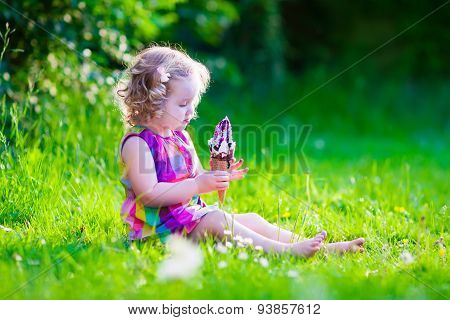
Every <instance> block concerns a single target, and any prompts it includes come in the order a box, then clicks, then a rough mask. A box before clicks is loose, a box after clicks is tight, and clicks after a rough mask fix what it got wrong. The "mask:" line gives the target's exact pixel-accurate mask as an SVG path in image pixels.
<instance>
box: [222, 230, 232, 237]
mask: <svg viewBox="0 0 450 320" xmlns="http://www.w3.org/2000/svg"><path fill="white" fill-rule="evenodd" d="M223 234H224V235H226V236H231V230H228V229H225V230H223Z"/></svg>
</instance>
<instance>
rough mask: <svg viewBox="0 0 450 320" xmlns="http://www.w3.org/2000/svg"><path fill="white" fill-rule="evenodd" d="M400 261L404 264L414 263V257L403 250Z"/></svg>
mask: <svg viewBox="0 0 450 320" xmlns="http://www.w3.org/2000/svg"><path fill="white" fill-rule="evenodd" d="M400 259H401V260H402V261H403V262H404V263H406V264H410V263H412V262H414V257H413V256H412V254H411V253H409V251H407V250H403V252H402V253H401V254H400Z"/></svg>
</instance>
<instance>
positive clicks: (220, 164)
mask: <svg viewBox="0 0 450 320" xmlns="http://www.w3.org/2000/svg"><path fill="white" fill-rule="evenodd" d="M209 165H210V166H211V170H212V171H216V170H219V171H229V168H228V160H222V159H217V158H211V159H210V161H209ZM226 193H227V190H219V191H217V194H218V195H219V202H220V203H221V204H222V203H223V202H224V200H225V195H226Z"/></svg>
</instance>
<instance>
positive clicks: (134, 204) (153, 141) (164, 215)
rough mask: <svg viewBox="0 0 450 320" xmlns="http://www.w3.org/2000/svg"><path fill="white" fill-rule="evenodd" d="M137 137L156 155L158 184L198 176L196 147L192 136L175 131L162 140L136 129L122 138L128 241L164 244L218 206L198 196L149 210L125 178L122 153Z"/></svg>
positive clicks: (187, 229) (149, 132) (139, 128)
mask: <svg viewBox="0 0 450 320" xmlns="http://www.w3.org/2000/svg"><path fill="white" fill-rule="evenodd" d="M133 136H137V137H140V138H141V139H143V140H144V141H145V142H146V143H147V145H148V147H149V149H150V151H151V154H152V156H153V160H154V163H155V168H156V175H157V178H158V182H178V181H182V180H184V179H187V178H194V177H196V176H197V174H198V173H199V169H200V167H199V164H198V163H197V161H196V158H195V157H194V156H193V155H194V152H195V151H194V146H193V144H192V141H191V140H190V139H189V136H188V135H187V134H186V133H184V132H182V131H172V136H170V137H162V136H160V135H158V134H155V133H153V132H152V131H151V130H150V129H148V128H144V127H141V126H135V127H133V128H131V129H130V131H129V132H128V133H127V134H126V135H125V136H124V137H123V139H122V142H121V143H120V153H119V159H120V163H121V167H122V168H123V169H124V170H123V173H124V174H123V176H122V179H121V182H122V185H123V186H124V188H125V195H126V199H125V201H124V202H123V204H122V209H121V217H122V220H123V221H124V222H125V223H126V224H128V225H129V228H130V232H129V239H130V240H136V239H143V238H147V237H152V236H155V237H158V238H159V239H160V240H161V241H162V242H165V241H166V240H167V236H168V235H170V234H173V233H177V234H188V233H190V232H191V231H192V230H193V229H194V228H195V227H196V226H197V224H198V223H199V222H200V219H201V217H203V216H204V215H205V214H207V213H208V212H210V211H212V210H215V209H216V208H217V207H216V206H207V205H206V204H205V203H204V202H203V201H202V199H201V198H200V196H198V195H195V196H193V197H192V199H190V201H186V202H184V203H176V204H173V205H170V206H166V207H159V208H155V207H147V206H144V205H143V204H142V203H141V202H140V201H139V200H136V194H135V193H134V192H133V189H132V187H131V184H130V181H129V180H128V179H127V178H126V170H125V169H126V168H125V164H124V162H123V160H122V157H121V153H122V149H123V145H124V143H125V141H127V139H128V138H130V137H133Z"/></svg>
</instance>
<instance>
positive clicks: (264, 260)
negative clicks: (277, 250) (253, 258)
mask: <svg viewBox="0 0 450 320" xmlns="http://www.w3.org/2000/svg"><path fill="white" fill-rule="evenodd" d="M259 264H260V265H262V266H263V267H264V268H267V267H268V266H269V261H267V259H266V258H264V257H261V258H259Z"/></svg>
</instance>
